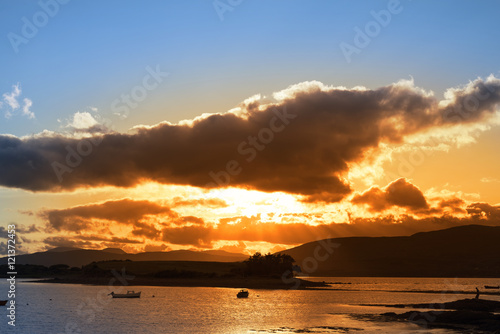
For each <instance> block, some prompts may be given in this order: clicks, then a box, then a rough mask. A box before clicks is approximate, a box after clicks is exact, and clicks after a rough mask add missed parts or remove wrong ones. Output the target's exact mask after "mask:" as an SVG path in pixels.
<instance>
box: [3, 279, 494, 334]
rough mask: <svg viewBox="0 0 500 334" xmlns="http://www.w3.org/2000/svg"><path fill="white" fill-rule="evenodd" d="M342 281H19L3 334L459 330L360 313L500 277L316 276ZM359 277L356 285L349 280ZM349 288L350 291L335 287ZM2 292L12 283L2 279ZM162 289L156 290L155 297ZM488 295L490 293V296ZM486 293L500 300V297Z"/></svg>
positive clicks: (437, 298)
mask: <svg viewBox="0 0 500 334" xmlns="http://www.w3.org/2000/svg"><path fill="white" fill-rule="evenodd" d="M309 279H311V280H319V281H323V280H324V281H327V282H341V283H344V284H334V285H332V290H316V291H312V290H288V291H282V290H250V297H249V298H248V299H237V298H236V292H237V290H236V289H227V288H187V287H186V288H185V287H145V286H141V287H138V286H134V287H131V288H130V289H131V290H136V291H142V296H141V298H140V299H112V298H111V297H109V296H107V294H108V293H109V292H110V291H111V290H114V291H115V292H118V287H114V288H113V289H111V288H110V287H106V286H104V287H103V286H85V285H69V284H43V283H29V282H18V283H17V293H16V299H15V300H16V306H17V307H16V322H15V324H16V326H15V327H12V326H9V325H8V324H7V321H8V318H7V317H6V314H7V309H6V307H2V308H1V311H2V315H3V316H2V320H1V322H0V332H1V333H9V332H11V333H23V334H25V333H36V334H45V333H50V334H55V333H297V332H301V333H302V332H310V333H346V332H349V333H351V332H354V333H356V332H362V333H402V332H408V333H414V332H415V333H419V332H421V333H456V332H454V331H451V330H444V329H427V328H425V327H419V326H417V325H415V324H408V323H402V322H377V321H368V320H363V319H360V318H357V317H356V315H359V314H380V313H384V312H391V311H394V312H406V311H408V310H406V309H405V310H402V309H394V308H387V307H381V306H362V304H407V303H435V302H445V301H452V300H456V299H462V298H471V295H464V294H458V295H457V294H444V293H443V294H442V293H436V292H434V293H428V292H420V293H415V292H409V291H415V290H419V291H441V290H444V291H450V290H451V291H474V290H475V287H476V286H478V287H482V286H483V285H485V284H494V285H496V284H498V281H499V280H498V279H442V278H438V279H435V278H433V279H429V278H425V279H422V278H324V277H322V278H309ZM347 283H351V284H347ZM334 289H342V290H334ZM0 293H1V296H5V297H0V299H6V295H7V284H6V281H5V280H2V282H1V283H0ZM153 296H154V297H153ZM482 298H483V297H482ZM484 298H488V299H494V300H500V297H499V296H484ZM50 299H52V300H50Z"/></svg>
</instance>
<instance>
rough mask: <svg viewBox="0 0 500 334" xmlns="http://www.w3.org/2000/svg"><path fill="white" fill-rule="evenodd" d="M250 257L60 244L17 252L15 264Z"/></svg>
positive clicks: (236, 254)
mask: <svg viewBox="0 0 500 334" xmlns="http://www.w3.org/2000/svg"><path fill="white" fill-rule="evenodd" d="M247 258H248V256H247V255H244V254H238V253H229V252H225V251H217V252H216V253H213V251H203V252H196V251H190V250H176V251H169V252H146V253H138V254H128V253H126V252H124V251H123V250H121V249H119V248H106V249H103V250H90V249H79V248H71V247H58V248H54V249H51V250H48V251H45V252H38V253H33V254H24V255H17V256H16V264H37V265H43V266H47V267H48V266H52V265H55V264H67V265H69V266H70V267H81V266H82V265H86V264H89V263H91V262H94V261H96V262H97V261H111V260H122V261H123V260H131V261H210V262H238V261H243V260H246V259H247ZM6 263H7V257H4V258H1V259H0V265H2V264H6Z"/></svg>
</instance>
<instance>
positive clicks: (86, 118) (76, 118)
mask: <svg viewBox="0 0 500 334" xmlns="http://www.w3.org/2000/svg"><path fill="white" fill-rule="evenodd" d="M94 125H97V121H96V120H95V119H94V117H92V115H91V114H90V113H89V112H86V111H85V112H79V111H78V112H76V113H75V114H74V115H73V119H72V120H71V122H69V123H68V125H67V126H68V127H73V128H75V129H88V128H91V127H93V126H94Z"/></svg>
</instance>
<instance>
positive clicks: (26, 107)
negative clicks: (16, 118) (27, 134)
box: [0, 84, 35, 119]
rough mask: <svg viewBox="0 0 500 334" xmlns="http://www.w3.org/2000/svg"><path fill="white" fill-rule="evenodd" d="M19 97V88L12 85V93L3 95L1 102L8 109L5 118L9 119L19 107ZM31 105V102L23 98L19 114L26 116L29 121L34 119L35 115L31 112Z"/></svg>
mask: <svg viewBox="0 0 500 334" xmlns="http://www.w3.org/2000/svg"><path fill="white" fill-rule="evenodd" d="M20 95H21V88H20V85H19V84H16V85H13V86H12V92H10V93H4V94H3V95H2V96H3V101H4V103H5V104H7V106H8V107H9V108H10V109H9V110H6V111H5V118H10V117H12V115H13V112H14V111H16V110H17V109H19V108H20V107H21V105H20V103H19V101H18V98H19V96H20ZM32 105H33V102H32V101H31V100H30V99H28V98H24V99H23V106H22V109H21V112H22V114H23V115H24V116H27V117H28V118H30V119H33V118H35V114H34V113H33V112H32V111H31V109H30V108H31V106H32ZM2 107H3V103H0V108H2Z"/></svg>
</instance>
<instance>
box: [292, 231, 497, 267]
mask: <svg viewBox="0 0 500 334" xmlns="http://www.w3.org/2000/svg"><path fill="white" fill-rule="evenodd" d="M499 240H500V227H491V226H481V225H467V226H459V227H453V228H449V229H445V230H439V231H432V232H420V233H416V234H414V235H412V236H405V237H348V238H334V239H324V240H321V241H315V242H310V243H306V244H303V245H301V246H298V247H295V248H291V249H288V250H285V251H282V253H286V254H289V255H291V256H292V257H293V258H294V259H295V260H296V264H297V265H299V266H301V268H302V270H303V273H305V274H308V275H311V276H344V277H345V276H359V277H362V276H367V277H369V276H378V277H500V261H498V255H499V254H500V242H499ZM324 245H330V246H327V247H326V248H325V247H324ZM327 248H328V249H329V250H330V251H331V252H332V253H331V254H329V253H327Z"/></svg>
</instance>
